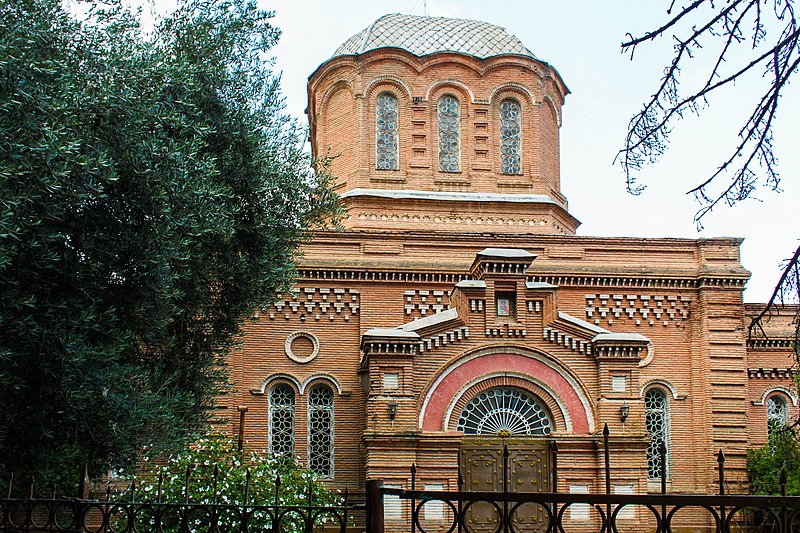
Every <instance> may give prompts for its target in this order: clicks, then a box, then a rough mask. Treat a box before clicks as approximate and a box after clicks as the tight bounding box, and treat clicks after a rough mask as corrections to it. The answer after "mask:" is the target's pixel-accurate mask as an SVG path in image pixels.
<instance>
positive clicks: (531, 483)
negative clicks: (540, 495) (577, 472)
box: [459, 438, 552, 533]
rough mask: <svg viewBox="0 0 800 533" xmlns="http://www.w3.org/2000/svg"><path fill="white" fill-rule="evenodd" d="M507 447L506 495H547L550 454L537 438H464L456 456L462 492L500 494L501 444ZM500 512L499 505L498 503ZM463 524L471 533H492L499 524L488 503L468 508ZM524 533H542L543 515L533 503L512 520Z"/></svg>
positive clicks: (480, 503)
mask: <svg viewBox="0 0 800 533" xmlns="http://www.w3.org/2000/svg"><path fill="white" fill-rule="evenodd" d="M504 444H505V445H506V446H507V447H508V471H507V473H506V482H507V484H508V485H507V486H508V491H509V492H550V485H551V480H552V475H551V464H550V451H549V447H548V445H547V443H546V442H544V441H542V440H541V439H521V438H506V439H502V438H465V439H463V440H462V442H461V449H460V453H459V460H460V467H461V475H462V477H463V481H464V490H466V491H470V492H502V491H503V445H504ZM500 508H501V509H502V504H500ZM466 515H467V516H466V518H467V524H468V526H469V528H470V529H472V530H473V531H474V532H475V533H484V532H487V533H488V532H492V531H495V530H497V527H498V525H499V524H500V513H498V511H497V509H496V508H495V507H494V506H493V505H492V504H490V503H488V502H478V503H476V504H474V505H472V506H471V507H470V508H469V509H468V510H467V513H466ZM512 521H513V523H514V525H515V526H516V527H518V528H519V529H520V530H524V531H544V530H545V529H546V526H547V513H546V512H545V510H544V509H543V508H542V507H541V506H539V505H535V504H525V505H522V506H521V507H519V508H518V509H517V510H516V511H515V513H514V515H513V518H512Z"/></svg>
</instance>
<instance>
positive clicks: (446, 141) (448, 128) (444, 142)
mask: <svg viewBox="0 0 800 533" xmlns="http://www.w3.org/2000/svg"><path fill="white" fill-rule="evenodd" d="M436 109H437V115H436V123H437V124H438V126H439V127H438V131H439V171H440V172H459V171H460V160H461V148H460V143H461V140H460V137H461V125H460V122H461V106H460V105H459V103H458V99H457V98H456V97H455V96H452V95H449V94H446V95H444V96H442V97H441V98H439V103H438V105H437V106H436Z"/></svg>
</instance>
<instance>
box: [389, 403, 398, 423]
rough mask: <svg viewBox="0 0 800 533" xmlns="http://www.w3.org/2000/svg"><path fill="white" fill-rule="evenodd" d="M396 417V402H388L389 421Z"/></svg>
mask: <svg viewBox="0 0 800 533" xmlns="http://www.w3.org/2000/svg"><path fill="white" fill-rule="evenodd" d="M396 416H397V402H395V401H394V400H393V401H391V402H389V419H390V420H394V417H396Z"/></svg>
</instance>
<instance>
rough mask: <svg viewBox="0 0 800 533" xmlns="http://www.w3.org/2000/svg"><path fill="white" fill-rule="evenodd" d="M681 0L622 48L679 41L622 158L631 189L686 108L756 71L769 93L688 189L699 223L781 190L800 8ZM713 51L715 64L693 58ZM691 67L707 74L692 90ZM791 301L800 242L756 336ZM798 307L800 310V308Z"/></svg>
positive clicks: (755, 1)
mask: <svg viewBox="0 0 800 533" xmlns="http://www.w3.org/2000/svg"><path fill="white" fill-rule="evenodd" d="M677 1H678V0H672V1H671V2H670V3H669V8H668V10H667V15H668V19H667V20H666V22H665V23H664V24H662V25H661V26H659V27H658V28H656V29H655V30H652V31H648V32H645V33H644V34H643V35H641V36H640V37H633V36H632V35H631V34H628V35H627V38H626V40H625V41H624V42H623V43H622V45H621V46H622V51H623V52H629V53H630V57H631V59H632V58H633V55H634V52H635V50H636V47H637V46H639V45H641V44H644V43H648V44H652V43H653V42H654V41H655V40H656V39H657V38H658V37H662V36H667V37H672V39H673V40H674V44H673V56H672V59H671V61H670V62H669V64H668V65H666V67H665V68H664V75H663V77H662V78H661V80H660V82H659V85H658V88H657V90H656V91H655V93H654V94H653V95H652V96H651V97H650V98H649V99H647V101H646V102H645V104H644V105H643V107H642V109H641V110H640V111H639V112H638V113H637V114H636V115H634V116H633V117H632V118H631V120H630V122H629V124H628V133H627V136H626V138H625V145H624V146H623V148H622V149H621V150H620V151H619V152H618V153H617V157H616V158H615V161H616V162H618V163H619V164H620V165H621V166H622V169H623V171H624V172H625V177H626V183H627V187H628V190H629V191H630V192H631V193H633V194H638V193H640V192H641V191H642V190H643V188H644V187H643V186H642V185H640V184H638V183H637V180H636V175H637V173H638V172H639V171H640V170H642V169H643V168H644V167H645V166H646V165H648V164H652V163H655V162H656V161H658V159H659V158H660V157H661V156H662V155H663V154H664V153H665V151H666V150H667V148H668V147H669V134H670V132H671V127H672V125H673V123H674V121H675V120H678V119H681V118H683V117H684V116H685V113H686V112H693V113H695V114H699V113H700V111H701V110H702V109H703V107H705V106H706V105H707V104H708V102H709V100H710V98H711V97H712V96H713V94H714V93H715V91H716V92H719V90H720V89H722V88H723V87H728V86H734V85H735V84H736V82H738V81H740V80H744V79H745V77H748V79H751V78H752V74H753V73H756V72H757V71H758V70H759V69H763V70H762V78H761V80H762V83H763V84H764V86H763V91H762V92H761V95H760V96H759V97H758V98H756V99H755V101H754V102H753V103H752V106H753V107H752V112H751V113H750V115H749V116H748V118H747V119H746V120H745V121H744V124H743V126H742V127H741V129H740V130H739V132H738V135H739V141H738V143H736V145H735V146H734V147H733V148H732V150H731V151H730V153H729V155H728V156H727V157H726V158H725V159H724V161H723V162H722V163H721V164H720V165H719V166H718V167H717V170H716V171H715V172H713V173H712V174H711V175H710V176H708V177H706V178H705V179H701V180H698V184H697V185H695V186H694V187H692V188H691V189H690V190H689V191H688V193H689V194H693V195H694V197H695V198H696V199H697V200H698V201H699V202H700V204H701V207H700V209H699V210H698V212H697V214H696V215H695V222H696V223H697V224H698V226H700V224H701V221H702V219H703V217H704V216H706V215H707V214H708V213H709V212H710V211H712V210H713V209H714V207H716V206H717V205H719V204H720V202H724V203H726V204H727V205H730V206H733V205H735V204H737V203H738V202H740V201H742V200H745V199H747V198H749V197H751V196H752V194H753V192H754V191H755V190H756V189H757V187H758V186H767V187H768V188H770V189H772V190H774V191H779V190H780V189H779V184H780V176H779V174H778V169H777V158H776V157H775V154H774V152H773V142H772V141H773V125H774V123H775V119H776V117H777V110H778V104H779V102H780V97H781V94H782V92H785V91H784V89H785V88H786V87H787V85H788V84H789V82H790V81H791V80H792V78H793V77H794V76H795V74H797V72H798V70H800V29H799V28H798V20H797V17H796V16H795V10H794V4H795V1H796V0H727V1H724V0H691V1H690V0H685V2H686V3H685V4H684V5H685V7H681V8H679V9H678V10H677V11H676V13H675V14H673V8H675V4H676V3H677ZM709 56H710V62H707V63H705V62H703V61H699V62H695V63H692V60H693V59H696V58H698V57H703V58H704V59H705V60H708V59H709ZM704 65H709V66H708V67H706V66H704ZM689 67H694V68H695V69H698V68H700V69H706V70H707V75H705V76H703V78H701V79H704V80H705V81H704V82H702V81H701V82H700V83H699V84H697V85H696V86H694V87H692V88H690V89H689V90H685V89H684V88H683V87H682V86H681V74H682V70H683V69H684V68H689ZM742 101H745V100H744V99H742ZM726 177H727V180H726ZM788 303H794V304H797V303H800V247H799V248H798V249H797V250H796V251H795V252H794V254H793V255H792V257H791V259H789V260H788V261H787V262H786V264H785V265H784V270H783V274H782V276H781V278H780V280H779V281H778V283H777V285H776V286H775V290H774V291H773V294H772V296H771V298H770V300H769V302H768V304H767V306H766V308H765V309H764V311H763V312H762V313H760V314H759V316H757V317H755V319H754V320H753V321H752V323H751V324H750V327H749V332H750V335H751V337H752V336H753V335H758V334H761V335H764V334H765V333H764V328H763V327H762V321H763V320H764V319H765V318H767V317H769V316H770V313H771V312H772V311H773V310H774V309H777V308H779V307H785V306H786V304H788ZM794 309H797V310H800V306H796V307H795V308H794ZM797 312H798V313H800V311H797ZM794 324H795V340H796V341H800V316H796V317H795V320H794ZM796 345H800V344H798V343H797V342H796Z"/></svg>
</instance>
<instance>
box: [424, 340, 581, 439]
mask: <svg viewBox="0 0 800 533" xmlns="http://www.w3.org/2000/svg"><path fill="white" fill-rule="evenodd" d="M498 370H505V371H508V372H513V373H516V374H523V375H529V376H533V377H535V378H536V379H537V380H538V381H540V382H541V383H542V384H544V385H546V387H547V388H548V389H549V390H550V392H552V393H553V394H554V395H555V396H557V397H558V398H559V399H560V400H561V401H562V402H563V405H564V406H565V407H566V409H567V411H568V412H569V417H570V419H571V420H572V431H573V432H574V433H577V434H586V433H589V420H588V419H587V417H586V411H585V409H584V406H583V403H582V402H581V399H580V397H579V396H578V393H577V392H576V391H575V389H574V388H573V387H572V385H570V383H569V382H568V381H567V380H566V379H564V376H562V375H561V374H559V373H558V371H556V370H555V369H553V368H550V367H549V366H547V365H546V364H544V363H542V362H541V361H538V360H536V359H533V358H531V357H525V356H524V355H519V354H513V353H500V354H486V355H483V356H479V357H476V358H475V359H471V360H469V361H467V362H466V363H463V364H461V365H459V366H457V367H456V368H454V369H453V370H452V371H450V373H448V374H447V375H446V376H445V377H444V378H443V379H442V380H441V381H439V383H438V384H436V385H435V388H434V389H433V391H432V392H431V393H430V394H429V395H428V402H427V406H426V409H425V415H424V418H423V419H422V429H423V430H424V431H441V429H442V427H443V426H444V423H445V421H444V417H445V414H446V413H447V407H448V405H449V404H450V401H451V400H452V399H453V397H455V395H456V394H458V391H460V390H461V389H462V388H463V387H464V385H466V384H467V383H469V382H470V381H473V380H475V379H476V378H479V377H480V376H483V375H487V374H491V373H496V372H497V371H498Z"/></svg>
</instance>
